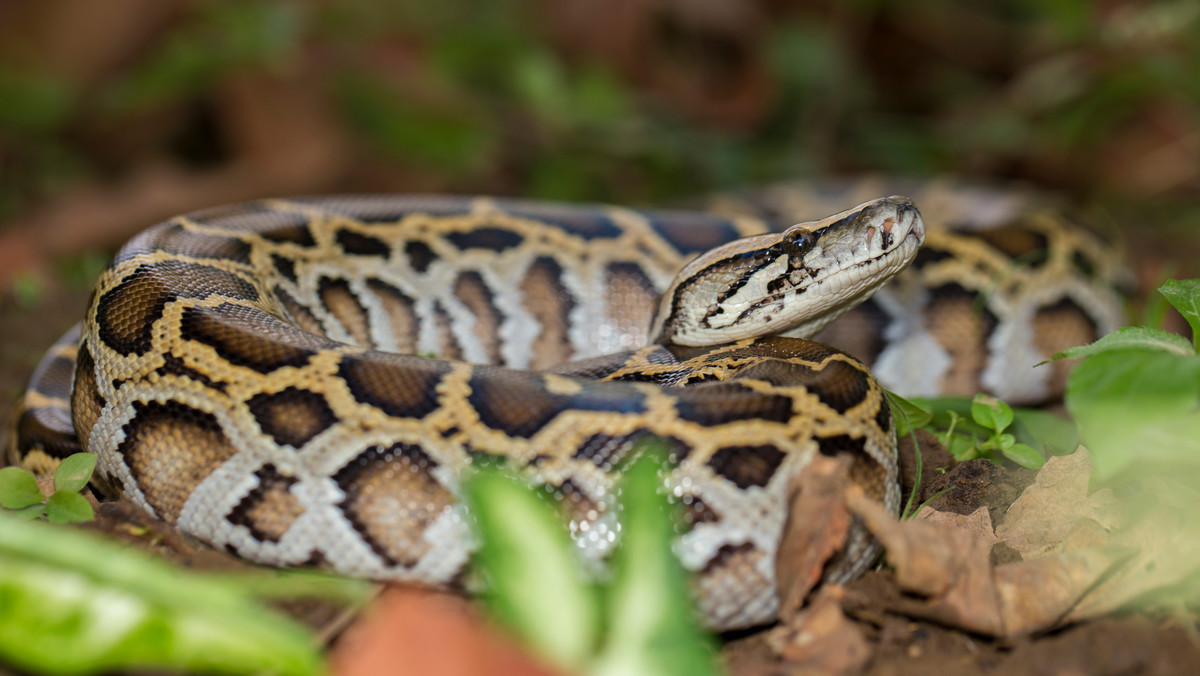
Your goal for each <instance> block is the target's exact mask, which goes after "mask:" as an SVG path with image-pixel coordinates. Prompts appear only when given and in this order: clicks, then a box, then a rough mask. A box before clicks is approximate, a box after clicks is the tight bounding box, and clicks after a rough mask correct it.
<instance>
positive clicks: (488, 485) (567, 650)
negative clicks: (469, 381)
mask: <svg viewBox="0 0 1200 676" xmlns="http://www.w3.org/2000/svg"><path fill="white" fill-rule="evenodd" d="M662 467H663V460H662V456H661V454H660V453H658V452H655V451H654V450H653V449H646V448H645V447H644V448H643V453H642V454H641V457H640V458H639V459H638V460H637V461H635V462H634V463H633V464H632V465H631V466H630V467H629V469H628V470H627V471H626V473H625V476H624V478H623V480H622V481H621V485H620V489H619V495H620V506H619V510H620V511H619V513H620V514H621V531H620V537H621V539H620V542H619V544H618V547H617V549H616V551H615V552H614V554H613V556H612V558H611V560H610V562H609V563H610V569H611V576H610V577H609V581H608V582H607V583H606V584H602V583H599V582H596V581H594V580H593V579H592V578H591V577H590V576H589V575H588V574H587V572H586V571H587V568H586V567H585V566H584V565H583V562H582V561H581V560H580V559H579V558H578V557H579V554H578V551H577V550H576V548H575V545H574V544H573V543H572V542H571V539H570V536H569V535H568V534H567V529H566V527H565V523H564V521H563V519H562V517H561V515H560V514H559V513H558V512H557V510H556V509H555V508H554V507H553V506H552V505H549V504H547V502H546V501H545V500H543V499H542V498H540V497H538V495H536V493H535V492H534V491H531V490H530V487H529V485H528V484H527V482H525V481H524V480H522V479H520V478H517V477H515V476H512V475H510V474H508V473H505V472H504V471H502V470H500V469H497V468H495V467H483V468H480V469H479V471H478V472H477V473H476V474H475V475H474V476H472V477H471V478H470V479H469V480H468V481H467V484H466V486H465V494H466V501H467V504H468V505H469V506H470V508H471V511H472V513H473V515H474V517H475V520H476V524H477V529H478V534H479V539H480V549H479V552H478V554H477V556H476V559H475V564H476V570H477V572H478V573H479V575H480V577H481V579H482V581H483V583H484V585H485V587H486V592H485V593H484V595H483V599H484V602H485V603H486V605H487V607H488V608H489V609H490V611H491V614H492V615H493V616H494V617H496V618H497V619H498V620H499V621H500V622H501V623H502V624H503V625H504V626H505V627H506V628H508V629H509V630H510V631H512V632H513V633H514V634H516V635H517V637H519V638H520V639H522V640H523V641H524V642H525V643H526V644H527V645H529V646H530V647H531V649H533V650H534V651H536V652H537V653H539V654H541V655H542V656H543V657H545V658H546V659H547V660H549V661H550V662H552V663H553V664H555V665H556V666H558V667H560V668H562V669H564V670H565V671H568V672H572V673H583V674H589V675H591V676H610V675H611V676H616V675H617V674H621V675H626V674H628V675H632V676H637V675H640V674H646V675H650V674H681V675H682V674H698V675H701V676H703V675H706V674H715V673H716V671H717V669H716V663H715V659H714V656H715V651H714V648H713V643H712V639H711V638H710V637H709V635H708V634H707V633H706V632H705V631H704V630H703V629H702V628H701V627H700V626H699V624H698V623H697V620H696V618H695V615H694V611H693V608H692V600H691V595H690V592H689V586H688V574H687V572H686V571H685V570H684V569H683V566H682V565H681V564H680V563H679V561H678V560H677V559H676V558H675V556H674V554H673V553H672V550H671V546H672V542H673V540H674V537H675V532H676V531H675V523H676V521H675V514H674V511H673V510H674V507H675V505H672V504H670V503H669V502H668V500H667V498H666V496H665V495H663V494H662V493H661V490H662V479H661V476H660V471H661V468H662Z"/></svg>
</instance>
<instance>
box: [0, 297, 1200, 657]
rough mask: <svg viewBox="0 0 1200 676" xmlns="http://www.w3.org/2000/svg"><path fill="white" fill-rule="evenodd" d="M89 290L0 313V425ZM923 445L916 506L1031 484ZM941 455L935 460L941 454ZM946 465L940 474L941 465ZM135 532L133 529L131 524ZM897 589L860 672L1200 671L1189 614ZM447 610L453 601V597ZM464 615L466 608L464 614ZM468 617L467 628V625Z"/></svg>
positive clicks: (321, 621) (338, 612)
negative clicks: (1108, 612)
mask: <svg viewBox="0 0 1200 676" xmlns="http://www.w3.org/2000/svg"><path fill="white" fill-rule="evenodd" d="M86 300H87V292H86V291H84V290H79V289H75V290H71V289H67V288H64V287H62V286H61V285H52V286H48V287H47V288H45V289H44V290H43V296H42V299H41V300H40V301H39V302H38V303H37V304H36V305H34V306H32V307H28V308H20V307H17V306H16V305H15V304H12V303H9V304H6V305H5V306H3V307H0V328H2V330H3V331H4V334H5V335H6V336H8V338H7V339H6V340H5V341H4V342H3V343H2V344H0V365H2V366H3V368H0V406H2V408H0V416H3V419H5V420H7V419H9V417H10V416H11V413H12V404H13V403H14V401H15V399H16V397H17V396H18V394H19V393H20V391H21V390H22V388H23V387H24V384H25V382H26V380H27V379H28V377H29V375H30V373H31V372H32V370H33V368H34V366H35V365H36V362H37V358H38V356H40V354H41V353H42V351H44V350H45V348H46V347H47V346H48V345H49V344H50V343H52V342H53V341H54V340H55V339H56V338H57V337H58V336H59V335H60V334H61V333H62V332H63V331H65V330H66V329H67V328H68V327H69V326H70V325H71V324H73V323H74V322H75V321H76V319H77V318H78V317H81V316H82V312H83V308H84V304H85V303H86ZM931 442H932V440H931V439H930V438H926V439H924V440H923V442H922V448H923V450H924V464H925V468H926V470H925V479H924V480H923V482H922V484H923V485H922V488H921V489H920V495H919V496H918V501H921V500H924V499H925V497H926V496H929V495H933V494H935V493H937V492H938V491H942V490H945V491H946V492H945V493H943V494H942V495H941V496H939V497H937V498H936V499H935V500H933V501H932V502H931V503H930V506H932V507H934V508H936V509H938V510H940V511H947V512H954V513H958V514H970V513H971V512H973V511H975V510H976V509H977V508H978V507H979V506H981V505H984V506H987V507H988V508H989V511H990V512H991V514H992V519H993V521H994V522H995V523H996V524H999V523H1001V522H1002V521H1003V517H1004V513H1005V510H1006V509H1007V506H1008V505H1009V504H1011V503H1012V501H1013V500H1014V499H1015V498H1016V497H1017V496H1018V495H1019V494H1020V492H1021V491H1022V490H1023V489H1024V488H1025V486H1027V485H1028V484H1029V483H1030V482H1031V481H1032V479H1033V476H1034V475H1033V473H1032V472H1030V471H1028V470H1022V469H1019V468H1000V467H996V466H994V465H992V464H991V463H988V462H986V461H971V462H966V463H960V464H957V465H954V463H953V461H952V459H951V458H950V457H949V456H948V455H945V452H944V451H943V450H941V449H940V447H937V445H936V443H931ZM939 453H940V454H941V455H939ZM904 461H905V462H904V467H905V472H906V475H907V476H906V478H905V486H904V490H905V493H906V494H907V493H908V492H909V491H910V490H911V487H912V471H913V462H912V451H911V447H908V448H907V449H906V452H905V455H904ZM945 467H950V469H949V470H948V471H945V472H942V471H939V470H938V468H945ZM131 523H132V524H134V525H138V526H141V527H142V528H130V525H131ZM88 527H89V528H93V529H96V530H99V531H102V532H105V533H107V534H109V535H111V536H113V537H116V538H119V539H122V540H126V541H129V542H132V543H134V544H136V545H137V546H140V547H143V548H146V549H149V550H151V551H154V552H156V553H158V554H161V555H163V556H166V557H168V558H170V559H172V560H175V561H177V562H179V563H181V564H183V565H187V566H191V567H197V568H201V569H217V570H224V569H229V568H239V567H243V566H246V565H247V564H244V563H242V562H240V561H237V560H235V559H233V558H232V557H230V556H228V555H226V554H224V553H222V552H216V551H213V550H211V549H208V548H207V547H205V546H203V545H201V544H199V543H196V542H194V541H192V540H191V539H190V538H188V537H186V536H183V535H181V534H179V533H178V532H176V531H174V530H173V529H171V528H170V527H169V526H167V525H166V524H164V523H162V522H155V521H153V520H152V519H150V518H149V517H147V516H145V515H143V514H141V513H140V512H139V511H137V510H136V508H132V507H131V506H130V505H128V504H126V503H107V504H104V505H103V506H102V508H101V510H100V512H99V518H98V519H97V521H96V522H94V523H93V524H91V525H89V526H88ZM992 556H993V559H994V561H995V562H996V563H1003V562H1005V561H1006V560H1009V559H1015V558H1016V554H1015V552H1013V553H1011V556H1009V554H1008V553H1006V552H1005V548H1004V546H1003V545H1000V546H998V547H997V548H996V549H994V550H993V553H992ZM901 595H902V593H901V592H900V591H899V590H898V588H897V586H896V584H895V581H894V579H893V576H892V573H891V572H890V571H888V570H886V569H879V570H875V571H872V572H870V573H868V574H867V575H865V576H864V577H863V578H861V579H859V580H857V581H855V582H853V583H851V584H850V585H848V587H847V588H846V596H845V598H846V599H847V601H846V602H845V603H844V604H843V605H844V608H845V611H846V613H847V615H848V616H849V617H850V618H851V619H852V620H853V621H854V622H855V623H856V625H857V626H858V627H859V628H860V630H861V631H862V632H863V634H864V635H865V637H866V638H867V639H868V642H869V645H870V649H871V650H872V652H873V656H872V658H871V660H870V662H869V663H868V665H867V667H866V671H865V672H863V673H866V674H870V675H873V676H906V675H908V674H914V675H916V674H921V675H927V674H992V675H996V674H1046V675H1050V674H1056V675H1075V674H1091V675H1097V676H1100V675H1106V674H1112V675H1118V674H1120V675H1125V674H1182V673H1189V672H1191V671H1192V670H1194V669H1195V665H1197V664H1200V639H1198V638H1197V636H1196V633H1195V627H1194V625H1193V624H1192V623H1194V622H1195V621H1196V618H1195V617H1194V616H1193V617H1186V618H1184V617H1178V616H1157V615H1143V614H1132V615H1127V616H1118V617H1109V618H1105V619H1102V620H1098V621H1092V622H1087V623H1083V624H1078V625H1075V626H1070V627H1066V628H1064V629H1059V630H1056V631H1053V632H1050V633H1047V634H1042V635H1037V636H1033V637H1031V638H1025V639H1020V640H1015V641H996V640H991V639H987V638H982V637H979V636H973V635H970V634H967V633H964V632H962V631H958V630H954V629H948V628H945V627H942V626H939V625H937V624H934V623H930V622H926V621H920V620H913V619H910V618H907V617H905V616H903V615H902V614H899V613H897V612H895V611H894V610H892V609H890V606H893V605H895V604H894V603H893V602H894V601H896V600H897V599H899V597H900V596H901ZM454 601H455V603H459V605H460V606H465V604H461V602H459V601H458V600H457V599H455V600H454ZM285 610H287V611H288V612H290V613H292V614H294V615H296V616H297V617H299V618H301V619H302V620H304V621H305V622H307V623H309V624H310V625H312V626H314V627H315V628H317V629H318V631H319V632H320V634H321V635H322V636H323V637H326V638H327V639H329V640H330V641H331V642H334V643H335V644H336V641H337V640H338V639H337V637H338V636H339V635H340V633H341V632H342V631H343V630H344V629H345V627H346V626H348V625H349V624H351V623H352V622H353V620H354V616H353V615H352V614H350V615H348V614H347V612H346V611H345V609H342V608H338V607H336V606H332V605H329V604H326V603H316V602H305V603H294V604H289V605H287V606H285ZM462 612H465V613H468V614H469V611H465V610H464V611H462ZM472 621H473V620H472ZM767 636H768V633H767V632H765V631H752V632H744V633H740V634H736V635H728V636H725V637H723V638H724V645H725V648H724V655H725V659H726V664H727V666H728V669H729V671H730V672H731V673H733V674H775V673H779V674H785V673H786V674H791V673H804V672H802V671H797V669H796V668H795V665H789V664H786V663H783V662H780V661H779V659H778V658H777V657H775V656H774V655H773V653H772V652H771V650H770V649H769V647H768V645H767Z"/></svg>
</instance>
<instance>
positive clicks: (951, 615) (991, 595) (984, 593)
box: [846, 486, 1128, 638]
mask: <svg viewBox="0 0 1200 676" xmlns="http://www.w3.org/2000/svg"><path fill="white" fill-rule="evenodd" d="M846 504H847V507H849V509H850V511H851V512H852V513H853V514H855V515H857V516H858V517H859V518H861V519H862V520H863V522H864V523H866V525H867V528H868V529H870V531H871V532H872V533H873V534H874V535H875V536H876V537H877V538H879V540H880V542H882V543H883V547H884V550H885V551H886V553H887V560H888V562H889V563H890V564H891V565H892V567H893V568H894V569H895V571H896V581H897V583H898V584H899V585H900V587H901V588H902V589H904V590H905V591H908V592H910V593H913V594H918V595H920V596H922V597H924V598H922V599H902V600H901V601H900V602H898V605H897V607H896V608H894V610H896V611H897V612H901V613H904V614H906V615H909V616H911V617H919V618H924V619H930V620H935V621H937V622H940V623H942V624H946V625H948V626H952V627H957V628H960V629H963V630H966V631H970V632H974V633H979V634H984V635H987V636H995V637H1006V638H1013V637H1016V636H1023V635H1027V634H1031V633H1035V632H1038V631H1044V630H1047V629H1051V628H1053V627H1054V626H1056V625H1058V624H1059V623H1060V622H1061V621H1062V618H1064V617H1065V616H1066V615H1067V614H1068V613H1069V612H1070V611H1071V610H1072V609H1073V608H1074V607H1075V605H1076V603H1077V602H1078V601H1079V599H1080V598H1082V597H1083V595H1084V594H1085V593H1087V591H1088V590H1089V589H1091V588H1092V587H1093V586H1094V585H1095V584H1096V583H1097V581H1098V580H1100V579H1101V578H1102V577H1103V576H1104V575H1105V574H1106V573H1107V572H1108V571H1110V570H1111V569H1112V568H1113V567H1114V566H1117V565H1119V564H1121V563H1122V562H1123V561H1125V560H1126V559H1127V558H1128V552H1127V551H1126V550H1123V549H1121V548H1113V547H1108V548H1100V549H1090V550H1087V551H1084V552H1070V553H1064V554H1056V555H1053V556H1047V557H1043V558H1041V559H1038V560H1036V561H1021V562H1018V563H1013V564H1005V565H1002V566H996V567H993V566H992V565H991V563H990V561H989V552H990V549H991V546H992V543H993V542H994V538H993V537H991V536H987V535H979V534H977V533H976V532H972V529H979V528H981V527H982V521H981V520H980V518H979V517H976V516H975V515H971V516H966V517H959V519H957V521H958V522H959V523H960V525H963V524H971V523H972V520H973V519H974V522H975V523H974V524H973V525H969V526H968V528H947V527H945V526H944V525H938V524H937V523H935V522H932V521H929V520H925V521H905V522H900V521H898V520H897V519H896V518H895V517H893V516H892V515H891V514H888V513H887V511H886V510H884V509H883V508H881V507H880V506H879V505H877V504H875V503H874V502H872V501H871V500H869V499H868V498H866V496H865V495H863V493H862V491H861V490H858V489H857V488H856V487H853V486H851V487H850V488H848V489H847V494H846ZM940 518H941V519H942V520H951V517H940Z"/></svg>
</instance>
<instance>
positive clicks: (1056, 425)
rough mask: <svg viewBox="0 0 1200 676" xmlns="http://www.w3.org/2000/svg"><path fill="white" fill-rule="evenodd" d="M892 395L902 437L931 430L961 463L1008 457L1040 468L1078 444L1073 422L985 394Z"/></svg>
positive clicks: (894, 412) (1029, 466)
mask: <svg viewBox="0 0 1200 676" xmlns="http://www.w3.org/2000/svg"><path fill="white" fill-rule="evenodd" d="M889 394H890V397H891V401H892V413H893V415H894V417H895V418H896V420H897V435H898V436H904V435H906V434H908V433H910V432H911V431H912V430H913V429H924V430H927V431H929V432H931V433H933V434H934V435H935V436H936V437H937V438H938V440H939V441H941V442H942V445H943V446H945V447H946V450H947V451H949V452H950V454H951V455H953V456H954V457H955V458H956V459H958V460H970V459H973V458H986V459H989V460H993V461H995V460H998V459H999V458H1000V457H1004V458H1007V459H1009V460H1011V461H1012V462H1014V463H1016V464H1018V465H1020V466H1022V467H1027V468H1029V469H1038V468H1040V467H1041V466H1042V464H1044V463H1045V461H1046V455H1047V454H1048V453H1049V454H1054V455H1063V454H1066V453H1070V452H1072V451H1074V450H1075V448H1076V447H1077V446H1078V445H1079V438H1078V435H1077V433H1076V432H1075V428H1074V425H1072V424H1071V423H1070V422H1067V421H1065V420H1061V419H1059V418H1057V417H1055V416H1054V415H1052V414H1049V413H1046V412H1045V411H1039V410H1037V409H1029V408H1013V407H1011V406H1009V405H1008V404H1006V403H1004V402H1003V401H1000V400H999V399H996V398H995V397H991V396H988V395H985V394H977V395H975V397H974V398H973V399H967V398H965V397H935V398H930V399H924V398H920V397H913V398H911V399H905V398H903V397H899V396H897V395H895V394H894V393H889Z"/></svg>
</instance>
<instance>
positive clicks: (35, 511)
mask: <svg viewBox="0 0 1200 676" xmlns="http://www.w3.org/2000/svg"><path fill="white" fill-rule="evenodd" d="M45 511H46V505H45V504H44V503H41V502H39V503H38V504H36V505H30V506H28V507H22V508H21V509H14V510H12V511H10V512H7V514H11V515H13V516H14V517H16V518H18V519H21V520H24V521H32V520H34V519H36V518H38V517H39V516H41V515H42V513H44V512H45Z"/></svg>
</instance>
